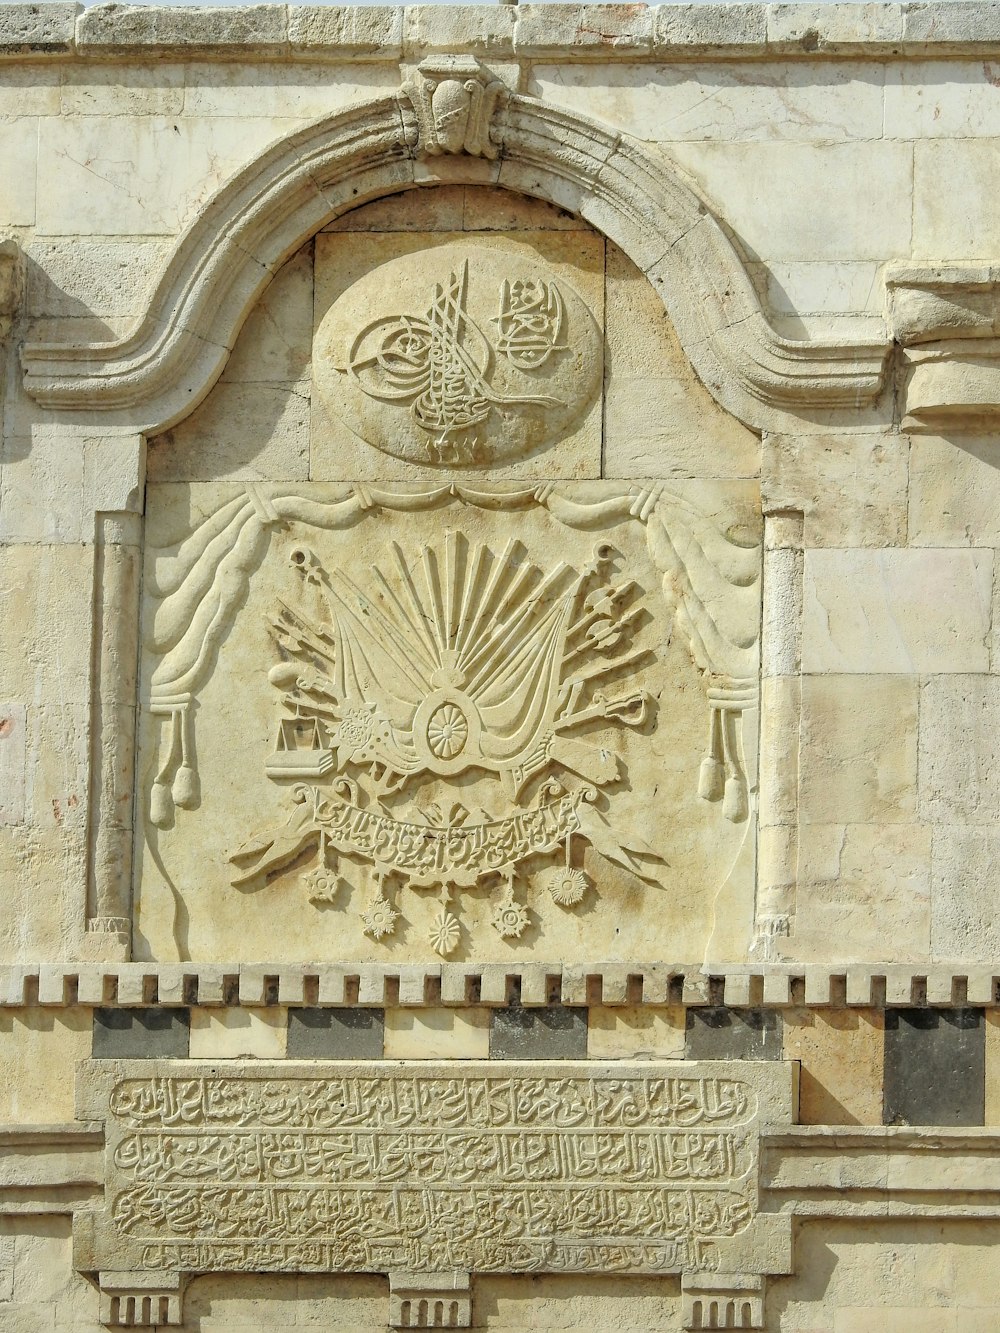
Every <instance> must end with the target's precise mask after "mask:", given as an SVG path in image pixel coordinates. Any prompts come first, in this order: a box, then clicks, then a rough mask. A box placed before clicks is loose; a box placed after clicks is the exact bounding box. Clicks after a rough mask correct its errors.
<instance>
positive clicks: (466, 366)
mask: <svg viewBox="0 0 1000 1333" xmlns="http://www.w3.org/2000/svg"><path fill="white" fill-rule="evenodd" d="M600 336H601V335H600V332H599V330H598V328H597V325H596V324H595V322H594V319H593V317H592V316H591V314H590V312H589V310H588V309H587V307H586V305H585V303H584V301H583V300H582V298H581V297H580V295H579V294H578V293H577V292H576V291H574V290H573V288H572V287H571V286H570V285H569V283H568V282H567V281H566V280H565V277H563V276H562V275H561V274H560V275H559V276H556V274H555V273H554V271H553V270H552V269H551V267H550V266H549V265H548V264H546V263H545V261H544V260H542V259H540V258H538V257H537V256H535V255H525V256H524V257H523V258H522V257H521V256H512V255H511V254H510V253H509V252H507V253H501V252H498V251H496V250H494V249H490V248H488V247H487V246H477V245H475V244H470V243H468V242H462V243H454V244H447V245H442V246H438V247H435V248H434V249H431V250H422V251H420V252H418V253H415V254H410V255H403V256H400V257H399V258H397V259H392V260H389V261H388V262H387V263H385V264H382V265H380V266H379V267H378V268H377V269H374V270H372V271H370V272H369V273H366V274H365V275H364V276H363V277H361V278H359V279H358V281H357V282H355V283H354V284H353V285H352V286H351V287H349V288H348V289H347V291H346V292H344V293H343V295H342V296H341V297H340V298H339V299H338V300H337V301H335V302H334V304H333V305H332V306H331V308H330V310H329V311H328V312H327V314H326V316H325V317H324V319H323V320H322V322H321V323H320V326H319V329H318V332H317V338H316V346H315V354H316V358H317V360H316V368H315V374H316V381H317V384H318V387H319V390H320V393H321V394H322V395H323V398H324V401H325V402H326V404H327V406H328V407H329V408H330V409H331V410H332V411H333V412H334V413H335V414H336V415H337V416H338V417H340V419H341V420H342V421H344V422H345V424H346V425H348V426H349V427H350V429H351V430H352V431H354V433H355V434H356V435H359V436H360V437H361V438H362V439H363V440H365V441H367V443H369V444H371V445H374V446H375V448H377V449H381V450H383V451H384V452H385V453H388V454H392V455H394V456H395V457H396V458H402V459H405V460H406V461H407V462H410V463H417V464H424V465H426V464H431V465H437V466H441V467H489V466H491V465H496V464H501V463H505V462H509V461H513V460H516V459H519V458H523V457H525V456H526V455H528V454H531V453H534V452H535V451H537V450H538V449H541V448H544V447H546V446H549V445H551V444H554V443H555V442H556V441H557V440H559V439H560V438H561V437H562V436H563V435H564V434H566V433H567V431H568V430H569V429H571V428H572V427H573V425H574V424H575V423H576V422H577V421H578V420H579V418H580V416H581V415H582V414H583V413H584V412H585V411H586V410H587V408H588V407H589V406H590V404H591V402H592V401H593V398H594V394H595V392H596V390H597V387H598V384H599V382H600V378H601V369H602V359H601V345H600Z"/></svg>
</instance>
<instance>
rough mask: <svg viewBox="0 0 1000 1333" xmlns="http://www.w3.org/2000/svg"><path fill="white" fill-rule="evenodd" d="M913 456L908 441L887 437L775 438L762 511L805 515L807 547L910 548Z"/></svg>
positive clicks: (767, 457) (769, 446)
mask: <svg viewBox="0 0 1000 1333" xmlns="http://www.w3.org/2000/svg"><path fill="white" fill-rule="evenodd" d="M913 447H915V446H913ZM910 449H911V444H910V442H909V441H907V440H906V439H905V438H904V437H903V436H901V435H896V434H891V433H888V432H886V433H883V434H877V435H833V436H825V437H824V438H823V440H822V443H820V442H819V441H818V440H816V439H814V438H809V437H807V438H805V439H803V438H802V437H801V436H794V435H780V436H769V437H768V438H767V439H766V440H765V442H764V448H763V451H762V466H761V498H762V501H763V505H764V509H765V511H772V510H788V509H794V510H800V511H801V512H802V515H803V540H804V541H805V544H806V545H807V546H809V547H839V548H841V549H845V550H851V549H853V548H856V547H859V546H862V547H867V546H900V547H902V546H905V545H906V540H907V498H908V497H907V485H908V481H909V479H910V473H909V471H908V468H907V460H908V455H909V453H910ZM943 544H948V543H943Z"/></svg>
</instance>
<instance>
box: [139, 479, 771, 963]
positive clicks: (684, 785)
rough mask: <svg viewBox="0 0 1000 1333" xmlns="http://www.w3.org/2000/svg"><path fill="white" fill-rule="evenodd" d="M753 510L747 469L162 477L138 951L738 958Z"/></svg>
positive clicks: (153, 557) (755, 592)
mask: <svg viewBox="0 0 1000 1333" xmlns="http://www.w3.org/2000/svg"><path fill="white" fill-rule="evenodd" d="M757 507H758V506H757V496H756V487H755V486H754V485H753V484H750V483H742V482H714V483H684V482H678V483H674V484H671V485H670V486H667V485H665V484H663V483H659V482H656V483H624V482H600V481H595V482H572V481H566V482H547V483H542V484H529V485H520V486H519V485H517V484H516V483H513V482H508V483H491V484H487V483H477V484H476V485H475V486H470V485H462V484H458V483H455V482H452V481H450V480H449V479H448V477H447V475H445V476H442V477H441V479H440V481H439V482H438V483H436V484H426V483H425V484H418V483H411V484H410V485H403V484H399V483H395V484H393V483H385V484H383V485H375V484H368V483H342V484H334V483H306V484H303V485H299V486H296V485H294V484H287V485H284V486H282V485H279V484H268V485H267V486H264V485H257V486H253V485H251V486H235V485H226V486H222V485H216V486H211V485H209V486H197V485H194V486H188V485H174V486H170V485H165V486H157V487H151V488H150V491H149V497H148V527H147V546H146V554H145V574H144V580H145V582H144V586H145V599H144V602H145V605H144V620H143V660H142V686H141V691H142V701H141V718H140V750H139V784H140V799H141V800H142V801H143V804H144V810H145V817H144V818H143V819H142V820H141V821H140V834H139V837H138V842H137V847H136V864H137V867H138V884H137V891H136V920H135V926H136V947H137V952H138V955H139V956H140V957H142V956H147V957H155V958H178V957H180V958H188V957H197V958H203V959H212V958H219V959H225V958H233V957H241V958H245V959H248V958H260V959H302V958H310V959H316V960H324V959H327V960H336V959H341V958H351V959H359V960H371V961H375V960H380V961H397V962H406V961H417V962H419V961H433V960H435V959H436V958H439V957H445V958H451V959H459V960H460V959H463V958H475V959H476V960H477V961H481V960H482V961H485V960H497V961H502V960H505V959H518V958H520V959H525V958H530V957H550V958H556V957H558V958H563V959H579V960H580V961H585V960H594V959H616V958H632V959H634V958H638V957H652V956H659V957H665V956H674V957H694V956H702V955H704V954H705V953H706V951H707V952H709V953H710V954H711V955H713V956H717V957H724V956H725V957H736V956H739V955H740V954H741V953H742V952H743V950H744V949H745V947H746V943H747V939H748V934H749V930H750V925H751V918H752V911H753V861H754V840H753V839H754V821H753V818H752V817H751V816H752V803H753V790H754V787H755V767H756V760H755V750H754V741H755V735H756V722H755V711H754V710H755V707H756V700H757V681H756V673H757V637H758V622H759V569H760V551H759V546H758V532H757V522H756V519H755V514H756V512H757ZM745 714H749V721H747V722H745V719H744V715H745Z"/></svg>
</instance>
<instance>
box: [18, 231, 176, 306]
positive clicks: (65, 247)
mask: <svg viewBox="0 0 1000 1333" xmlns="http://www.w3.org/2000/svg"><path fill="white" fill-rule="evenodd" d="M25 253H26V255H27V258H28V260H29V264H28V277H27V295H26V313H27V314H28V315H31V316H33V317H36V318H38V317H42V318H45V317H48V318H57V319H59V320H60V321H61V322H64V321H66V320H68V319H75V318H76V317H80V316H86V315H88V314H90V313H93V314H94V315H102V316H118V315H124V316H132V317H133V318H134V317H136V316H138V315H141V314H142V312H143V310H144V309H145V304H146V301H147V300H148V296H149V289H150V286H151V284H152V282H153V281H154V280H155V278H156V276H157V275H158V273H159V270H160V266H161V264H162V262H163V258H164V253H165V250H164V246H163V244H162V243H161V242H159V241H143V240H138V241H135V240H124V239H121V238H119V237H115V238H113V239H101V240H82V239H80V238H79V237H74V238H73V239H72V240H49V239H44V240H35V241H33V242H32V243H31V244H30V245H29V246H27V247H26V250H25ZM73 327H76V326H75V325H74V326H73Z"/></svg>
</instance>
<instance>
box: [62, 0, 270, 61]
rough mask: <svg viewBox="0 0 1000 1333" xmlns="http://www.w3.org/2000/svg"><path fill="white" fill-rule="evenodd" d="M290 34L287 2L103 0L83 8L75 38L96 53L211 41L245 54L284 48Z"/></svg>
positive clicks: (176, 48)
mask: <svg viewBox="0 0 1000 1333" xmlns="http://www.w3.org/2000/svg"><path fill="white" fill-rule="evenodd" d="M287 38H288V10H287V7H286V6H285V5H248V6H246V7H243V6H237V5H234V6H232V7H231V8H230V7H220V8H218V9H212V8H208V7H206V8H197V9H185V8H184V7H182V6H176V7H173V8H171V7H163V8H160V7H159V6H152V5H151V6H148V7H144V6H142V5H119V4H110V5H108V4H105V5H92V6H91V7H90V8H89V9H85V10H84V11H83V13H82V14H81V16H80V18H79V20H78V21H77V28H76V43H77V46H78V48H79V49H80V50H81V51H88V50H89V51H93V52H95V53H98V52H100V53H102V54H103V53H104V52H120V51H134V50H136V49H140V50H143V51H146V52H152V51H156V52H188V51H196V50H197V49H198V48H199V47H205V46H210V47H212V48H213V49H215V50H220V49H224V48H232V49H233V50H235V51H237V52H239V53H241V54H249V53H252V54H253V55H254V56H256V57H259V56H261V55H269V54H272V53H277V52H279V51H281V50H282V49H283V48H284V46H285V43H286V41H287Z"/></svg>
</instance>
